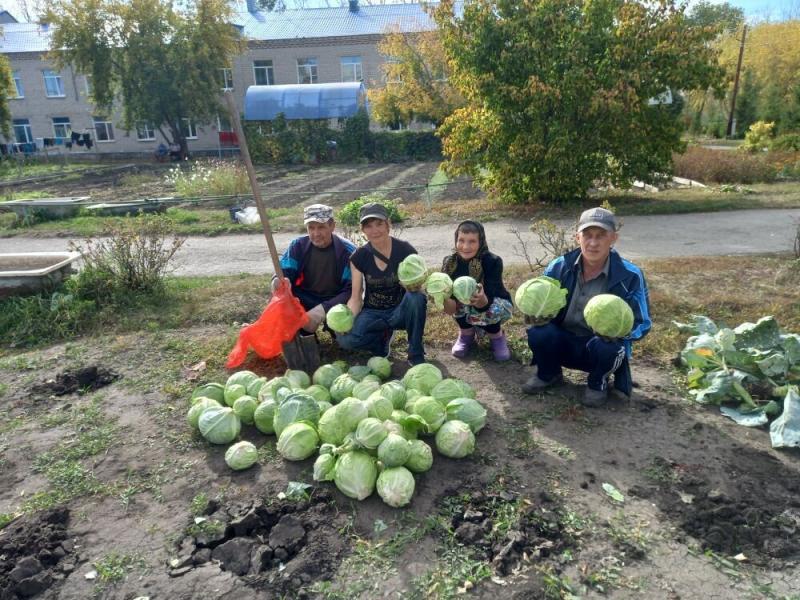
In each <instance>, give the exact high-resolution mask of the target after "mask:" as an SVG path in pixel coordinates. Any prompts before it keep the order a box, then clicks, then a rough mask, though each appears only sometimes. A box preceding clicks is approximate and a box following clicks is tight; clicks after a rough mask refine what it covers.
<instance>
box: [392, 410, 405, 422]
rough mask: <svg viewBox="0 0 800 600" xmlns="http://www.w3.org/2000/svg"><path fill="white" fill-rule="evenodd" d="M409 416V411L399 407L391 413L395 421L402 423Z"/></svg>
mask: <svg viewBox="0 0 800 600" xmlns="http://www.w3.org/2000/svg"><path fill="white" fill-rule="evenodd" d="M407 416H408V413H407V412H406V411H404V410H400V409H398V408H396V409H394V410H393V411H392V414H391V415H389V419H391V420H392V421H394V422H395V423H402V420H403V419H405V418H406V417H407Z"/></svg>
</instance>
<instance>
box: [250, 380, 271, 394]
mask: <svg viewBox="0 0 800 600" xmlns="http://www.w3.org/2000/svg"><path fill="white" fill-rule="evenodd" d="M265 383H267V378H266V377H259V378H258V379H254V380H253V381H252V382H251V383H250V384H249V385H248V386H247V395H248V396H252V397H253V398H258V393H259V392H260V391H261V388H262V387H263V386H264V384H265Z"/></svg>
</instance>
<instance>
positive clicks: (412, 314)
mask: <svg viewBox="0 0 800 600" xmlns="http://www.w3.org/2000/svg"><path fill="white" fill-rule="evenodd" d="M427 304H428V299H427V298H426V297H425V294H422V293H420V292H406V293H405V295H404V296H403V299H402V300H401V301H400V304H398V305H397V306H395V307H394V308H387V309H377V308H364V309H362V310H361V312H360V313H358V315H357V316H356V320H355V323H353V328H352V329H351V330H350V331H349V332H347V333H345V334H342V335H339V336H337V338H336V341H337V342H339V346H341V347H342V348H344V349H345V350H366V351H367V352H370V353H371V354H372V355H374V356H383V355H384V354H385V353H386V342H387V340H388V339H389V336H390V335H391V333H392V331H393V330H395V329H404V330H405V331H407V332H408V358H409V359H413V360H421V359H424V358H425V348H424V347H423V345H422V334H423V332H424V331H425V317H426V309H427Z"/></svg>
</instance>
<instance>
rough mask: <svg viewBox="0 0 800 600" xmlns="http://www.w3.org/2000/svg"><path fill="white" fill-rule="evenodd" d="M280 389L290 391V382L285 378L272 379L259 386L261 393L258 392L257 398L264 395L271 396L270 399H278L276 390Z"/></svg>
mask: <svg viewBox="0 0 800 600" xmlns="http://www.w3.org/2000/svg"><path fill="white" fill-rule="evenodd" d="M282 388H289V389H292V382H291V381H289V380H288V379H286V377H273V378H272V379H270V380H269V381H268V382H267V383H265V384H264V385H262V386H261V391H259V396H260V395H262V394H264V395H267V396H271V397H272V398H275V399H276V400H277V399H278V390H280V389H282Z"/></svg>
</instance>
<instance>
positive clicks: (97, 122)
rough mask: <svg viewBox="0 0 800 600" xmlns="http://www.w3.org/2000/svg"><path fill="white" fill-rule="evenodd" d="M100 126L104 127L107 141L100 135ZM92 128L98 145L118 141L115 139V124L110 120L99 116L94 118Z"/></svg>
mask: <svg viewBox="0 0 800 600" xmlns="http://www.w3.org/2000/svg"><path fill="white" fill-rule="evenodd" d="M98 126H102V128H103V131H105V137H106V138H107V139H105V140H104V139H101V137H100V133H99V131H98V129H97V128H98ZM92 128H93V129H94V139H95V141H96V142H97V143H98V144H110V143H111V142H115V141H116V140H115V139H114V123H112V122H111V121H109V120H108V118H106V117H97V116H94V117H92Z"/></svg>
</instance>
